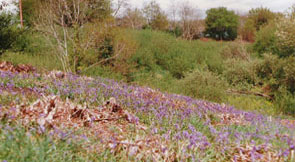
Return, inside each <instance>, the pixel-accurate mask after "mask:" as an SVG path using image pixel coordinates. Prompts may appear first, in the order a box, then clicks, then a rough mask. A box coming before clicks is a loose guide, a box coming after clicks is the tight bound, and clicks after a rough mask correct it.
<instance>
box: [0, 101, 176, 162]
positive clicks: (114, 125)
mask: <svg viewBox="0 0 295 162" xmlns="http://www.w3.org/2000/svg"><path fill="white" fill-rule="evenodd" d="M7 116H13V118H11V119H12V120H15V121H16V120H17V119H18V120H17V121H16V122H20V123H21V124H23V125H25V126H28V125H30V123H37V124H38V125H39V126H40V127H43V128H49V129H50V128H59V129H67V128H68V129H69V128H70V129H74V130H81V129H83V130H86V131H87V132H88V134H89V135H90V136H95V138H97V139H100V140H101V141H103V144H104V145H105V146H106V147H108V148H109V149H111V150H112V151H113V152H114V153H119V152H121V151H125V152H127V153H128V156H135V157H136V158H137V159H145V155H150V156H151V157H152V158H153V159H157V160H161V159H166V160H168V161H172V159H173V157H172V155H171V154H169V153H168V150H167V147H165V146H167V145H168V141H165V140H162V139H161V137H160V136H153V135H151V134H148V133H147V131H146V130H147V128H146V127H145V126H144V125H142V124H141V123H140V122H139V120H138V118H137V117H136V116H134V115H133V114H131V113H129V112H128V111H127V110H125V109H124V108H123V107H121V106H120V105H118V104H116V100H115V99H114V98H111V99H110V100H109V101H107V102H106V103H105V104H104V105H103V106H101V107H98V108H90V107H89V106H87V105H86V104H84V105H83V106H82V105H78V104H75V103H73V102H71V101H70V100H66V101H63V100H62V99H61V98H60V97H58V96H43V97H42V98H41V99H38V100H37V101H36V102H34V103H32V104H31V105H25V104H24V105H20V106H16V107H15V108H13V109H9V110H8V111H6V112H5V111H2V115H1V114H0V119H1V118H2V119H3V118H7ZM131 128H132V129H131ZM139 131H141V134H143V135H139V133H138V132H139ZM130 137H131V138H130ZM90 145H92V146H97V147H101V144H93V143H91V144H90ZM96 150H99V149H98V148H96Z"/></svg>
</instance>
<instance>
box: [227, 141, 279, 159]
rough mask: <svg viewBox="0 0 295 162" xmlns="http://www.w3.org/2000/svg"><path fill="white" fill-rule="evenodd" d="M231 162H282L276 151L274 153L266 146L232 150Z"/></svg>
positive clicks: (246, 145) (243, 146) (241, 147)
mask: <svg viewBox="0 0 295 162" xmlns="http://www.w3.org/2000/svg"><path fill="white" fill-rule="evenodd" d="M231 157H232V159H231V161H232V162H253V160H254V161H259V162H283V161H284V159H283V158H281V157H280V156H279V154H278V152H277V151H274V150H273V149H272V148H271V147H269V146H268V145H260V146H258V147H257V146H256V147H255V146H254V145H248V144H245V145H242V146H238V147H236V148H235V149H234V152H233V154H232V156H231Z"/></svg>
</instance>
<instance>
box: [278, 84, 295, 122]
mask: <svg viewBox="0 0 295 162" xmlns="http://www.w3.org/2000/svg"><path fill="white" fill-rule="evenodd" d="M275 106H276V110H277V111H278V113H283V114H285V115H292V116H295V95H294V94H293V95H292V94H291V93H290V92H288V91H287V90H285V89H284V88H282V89H280V90H279V92H278V93H276V100H275Z"/></svg>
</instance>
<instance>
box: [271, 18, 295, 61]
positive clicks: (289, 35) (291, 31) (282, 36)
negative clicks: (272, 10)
mask: <svg viewBox="0 0 295 162" xmlns="http://www.w3.org/2000/svg"><path fill="white" fill-rule="evenodd" d="M276 25H277V31H276V33H275V36H276V37H277V40H278V41H277V48H278V54H279V56H280V57H287V56H292V55H293V56H295V18H292V17H290V18H288V17H287V18H286V17H282V18H280V19H279V20H278V21H277V23H276Z"/></svg>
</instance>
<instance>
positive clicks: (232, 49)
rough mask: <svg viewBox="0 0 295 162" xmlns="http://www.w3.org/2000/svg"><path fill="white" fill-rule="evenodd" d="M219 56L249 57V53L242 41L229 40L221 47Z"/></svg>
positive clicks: (232, 57)
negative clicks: (228, 42) (227, 43)
mask: <svg viewBox="0 0 295 162" xmlns="http://www.w3.org/2000/svg"><path fill="white" fill-rule="evenodd" d="M221 56H222V57H223V58H224V59H241V60H249V59H250V53H248V51H247V48H246V45H245V44H244V43H243V42H231V43H230V44H229V45H227V46H226V47H224V48H223V49H222V51H221Z"/></svg>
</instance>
